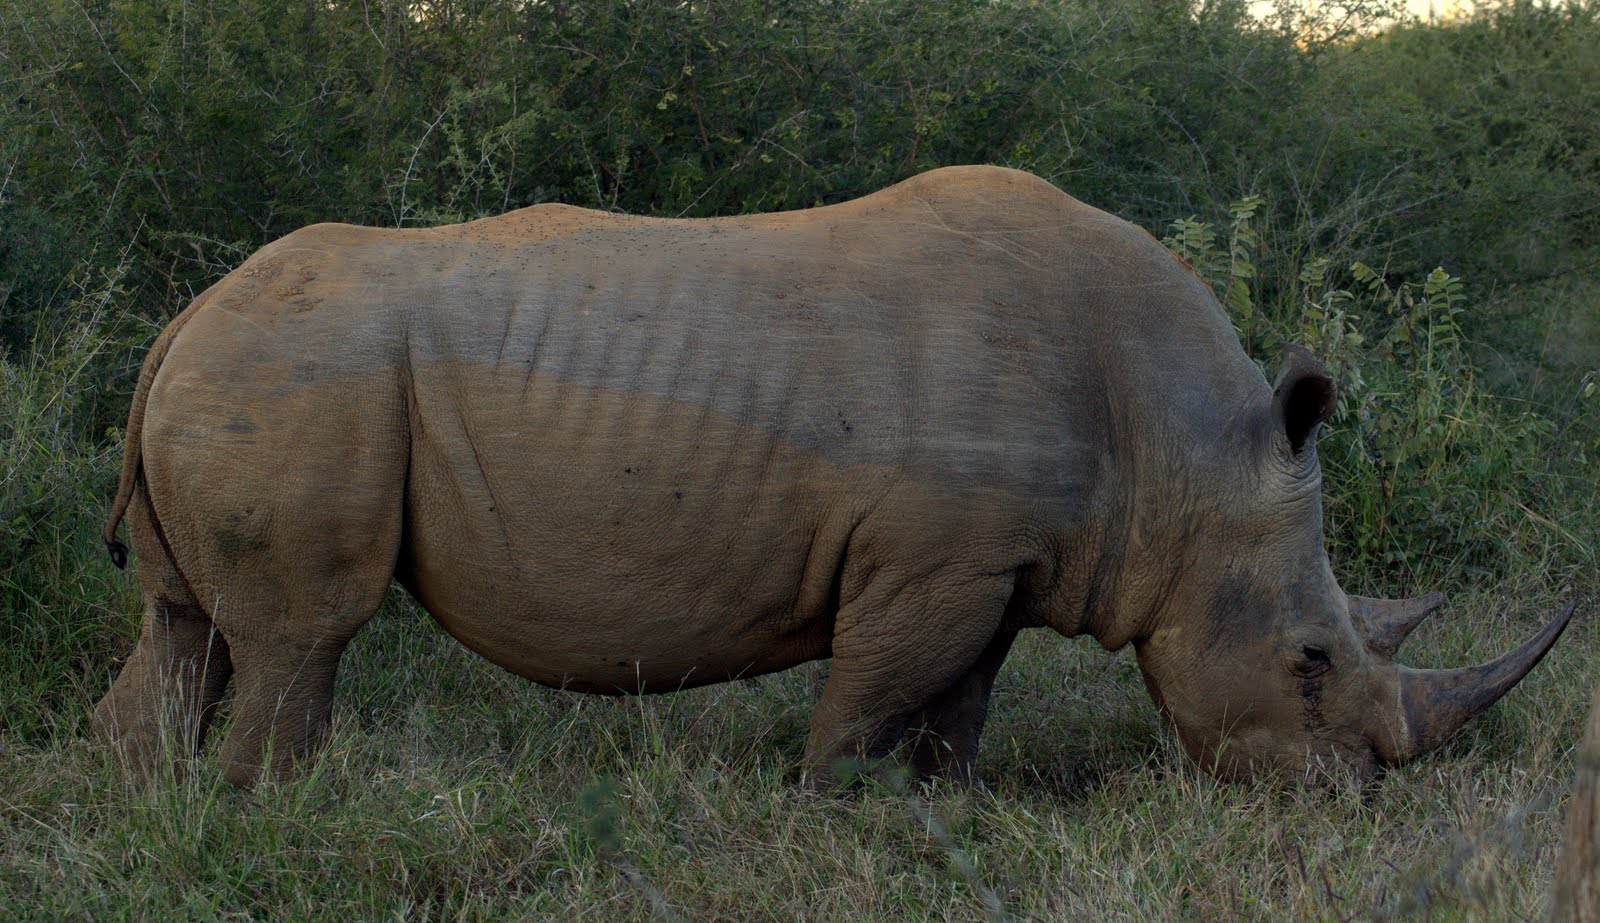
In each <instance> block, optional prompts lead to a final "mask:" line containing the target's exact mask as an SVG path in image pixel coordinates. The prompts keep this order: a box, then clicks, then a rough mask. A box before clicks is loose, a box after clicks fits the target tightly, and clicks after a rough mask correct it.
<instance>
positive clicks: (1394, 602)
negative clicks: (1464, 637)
mask: <svg viewBox="0 0 1600 923" xmlns="http://www.w3.org/2000/svg"><path fill="white" fill-rule="evenodd" d="M1345 599H1346V601H1348V602H1349V604H1350V614H1351V615H1353V616H1355V620H1356V625H1357V627H1358V628H1360V629H1361V633H1362V636H1363V637H1365V638H1366V641H1367V650H1370V651H1372V652H1373V653H1374V654H1377V655H1378V656H1379V657H1384V658H1388V657H1393V656H1394V652H1395V651H1398V650H1399V649H1400V644H1401V643H1402V642H1404V641H1405V639H1406V635H1409V634H1411V630H1412V629H1414V628H1416V627H1417V626H1418V625H1419V624H1421V623H1422V620H1423V619H1424V618H1426V617H1427V615H1428V613H1430V612H1432V611H1433V610H1435V609H1437V608H1439V604H1440V603H1442V602H1444V594H1443V593H1429V594H1428V595H1426V596H1418V597H1417V598H1415V599H1370V598H1368V597H1366V596H1346V597H1345Z"/></svg>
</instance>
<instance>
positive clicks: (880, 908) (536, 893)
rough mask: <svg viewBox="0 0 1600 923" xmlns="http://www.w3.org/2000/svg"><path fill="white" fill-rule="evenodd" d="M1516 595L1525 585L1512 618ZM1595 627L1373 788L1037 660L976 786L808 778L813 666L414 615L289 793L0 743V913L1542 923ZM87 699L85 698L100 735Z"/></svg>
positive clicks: (368, 659)
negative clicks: (147, 772)
mask: <svg viewBox="0 0 1600 923" xmlns="http://www.w3.org/2000/svg"><path fill="white" fill-rule="evenodd" d="M1527 589H1528V588H1527V587H1515V588H1508V590H1511V591H1514V592H1516V593H1518V594H1519V595H1520V594H1525V593H1526V592H1527ZM1534 595H1535V596H1536V597H1537V598H1535V599H1534V600H1533V601H1532V602H1533V603H1535V604H1538V605H1534V606H1530V605H1527V604H1524V603H1520V602H1519V604H1518V605H1517V606H1515V607H1514V608H1513V611H1512V614H1509V615H1508V614H1490V613H1491V610H1492V609H1494V608H1495V604H1496V603H1498V602H1500V600H1498V599H1496V598H1495V597H1494V595H1493V594H1489V595H1485V596H1479V597H1474V598H1469V599H1460V600H1457V601H1456V603H1457V605H1455V606H1454V607H1452V608H1451V610H1450V612H1448V613H1446V614H1442V615H1439V616H1436V617H1435V618H1436V621H1437V624H1434V625H1431V626H1429V627H1426V628H1424V629H1423V630H1422V631H1420V632H1419V634H1418V636H1417V637H1416V638H1415V640H1414V641H1412V642H1411V643H1410V645H1408V652H1409V653H1410V655H1411V659H1412V660H1413V661H1423V662H1430V663H1437V662H1450V663H1457V662H1461V661H1462V660H1465V659H1468V658H1483V657H1486V656H1489V655H1491V654H1493V653H1496V652H1497V651H1499V650H1501V649H1503V648H1505V647H1508V646H1510V645H1511V644H1513V643H1514V642H1515V640H1517V639H1519V638H1520V637H1522V636H1524V635H1525V634H1527V633H1528V632H1530V631H1532V630H1533V629H1534V628H1535V622H1536V621H1537V616H1538V613H1537V612H1536V611H1535V609H1538V610H1544V609H1548V608H1550V606H1551V605H1553V599H1552V598H1551V597H1550V596H1549V595H1547V594H1537V593H1536V594H1534ZM1597 660H1600V623H1597V622H1595V621H1594V620H1593V619H1592V617H1586V616H1583V615H1580V617H1579V620H1578V621H1576V622H1575V623H1574V625H1573V626H1572V628H1571V629H1570V630H1569V633H1568V636H1567V637H1566V638H1565V639H1564V640H1563V642H1562V644H1560V645H1559V646H1558V647H1557V649H1556V651H1555V652H1553V653H1552V654H1551V655H1550V657H1549V658H1548V660H1547V662H1546V663H1545V664H1544V665H1542V666H1541V668H1540V669H1539V670H1538V671H1537V672H1536V673H1535V674H1534V675H1533V676H1531V677H1530V678H1529V679H1528V680H1527V681H1525V682H1524V683H1523V685H1522V686H1521V687H1520V688H1519V689H1518V690H1517V691H1515V692H1514V693H1513V694H1512V695H1511V696H1510V697H1509V698H1508V700H1506V701H1505V702H1503V703H1502V704H1501V705H1499V706H1497V707H1496V708H1495V709H1494V710H1492V711H1491V712H1490V713H1489V714H1488V715H1486V716H1484V717H1482V718H1480V719H1479V720H1477V721H1475V722H1473V723H1472V724H1471V725H1469V727H1468V728H1467V729H1466V730H1465V731H1464V732H1463V733H1461V734H1460V735H1459V736H1458V737H1457V738H1456V739H1455V740H1453V741H1452V742H1451V743H1449V744H1448V745H1447V746H1445V747H1444V748H1443V749H1442V750H1441V751H1439V752H1437V753H1435V754H1433V755H1431V756H1429V757H1427V758H1425V759H1424V760H1422V761H1421V762H1419V763H1417V764H1415V765H1413V766H1411V767H1407V768H1406V769H1404V770H1402V771H1399V772H1395V773H1393V774H1391V775H1390V776H1388V777H1387V778H1386V779H1384V780H1382V781H1381V782H1379V783H1377V784H1374V785H1371V786H1369V787H1368V788H1367V789H1366V790H1356V789H1354V788H1350V787H1344V788H1336V789H1335V790H1333V791H1332V792H1320V791H1308V790H1285V789H1283V788H1281V787H1275V786H1272V785H1268V784H1260V785H1219V784H1217V783H1214V782H1213V781H1211V780H1210V779H1208V778H1207V777H1204V776H1202V775H1200V774H1199V773H1198V772H1197V771H1196V770H1195V769H1194V768H1192V766H1191V765H1190V764H1189V763H1188V761H1187V760H1186V759H1185V758H1184V757H1183V755H1182V753H1181V752H1180V751H1179V750H1178V749H1177V748H1176V747H1175V746H1174V744H1173V743H1172V742H1171V739H1170V736H1169V735H1168V734H1167V732H1166V731H1165V730H1164V729H1163V728H1162V727H1161V725H1160V723H1159V721H1158V719H1157V717H1156V715H1155V712H1154V710H1153V708H1152V707H1151V706H1150V703H1149V701H1148V698H1147V697H1146V695H1145V692H1144V690H1143V688H1142V685H1141V683H1140V681H1139V679H1138V676H1137V672H1136V670H1135V668H1134V664H1133V659H1132V656H1131V653H1129V652H1124V653H1122V654H1119V655H1110V654H1106V653H1104V652H1103V651H1101V650H1100V649H1099V648H1098V647H1095V646H1094V645H1093V644H1092V642H1087V641H1084V640H1080V641H1062V640H1060V639H1058V638H1056V637H1054V636H1052V635H1048V634H1044V633H1035V634H1033V635H1031V636H1025V638H1024V640H1023V641H1022V642H1021V643H1020V644H1019V647H1018V650H1017V651H1016V653H1015V654H1014V655H1013V657H1012V659H1011V661H1009V662H1008V664H1007V668H1006V670H1005V671H1004V672H1003V673H1002V674H1001V678H1000V680H999V683H998V686H997V689H996V707H995V711H994V714H993V719H992V723H991V726H990V729H989V731H988V733H987V735H986V739H985V749H984V753H983V760H982V764H983V769H984V772H985V775H986V778H987V780H988V782H989V784H990V786H991V790H990V791H988V792H970V791H959V790H951V789H947V788H939V789H935V790H933V791H931V792H923V791H921V790H920V789H912V790H906V789H904V788H903V787H897V786H895V785H893V784H892V783H889V784H885V783H878V784H875V785H873V786H871V787H869V788H868V790H866V791H864V792H861V793H860V794H858V795H855V796H853V797H846V798H818V797H813V796H809V795H806V794H804V793H802V792H801V791H800V790H799V789H797V788H796V787H795V786H794V785H793V784H791V782H790V779H789V775H790V772H791V770H792V767H793V765H794V764H795V762H796V760H797V757H798V755H799V747H800V746H801V743H802V741H803V739H804V732H805V722H806V718H807V709H808V706H809V704H810V702H811V700H812V698H813V696H814V694H815V691H816V687H817V685H818V682H819V680H820V678H821V676H822V675H823V669H824V668H823V667H822V666H821V665H814V666H809V667H803V668H800V669H797V670H794V671H791V672H789V673H787V674H782V675H779V676H774V677H767V678H763V679H759V680H754V681H750V682H744V683H738V684H730V685H724V686H718V687H711V688H707V689H702V690H694V691H689V692H684V693H680V694H677V695H671V696H661V697H652V698H644V699H604V698H598V697H588V696H581V695H575V694H563V693H559V692H554V691H550V690H546V689H543V688H540V687H537V686H534V685H531V684H528V683H524V682H522V681H520V680H518V679H516V678H514V677H512V676H509V675H507V674H505V673H503V672H502V671H500V670H499V669H498V668H496V667H494V666H492V665H490V664H488V663H486V662H484V661H482V660H479V659H478V658H476V657H474V656H473V655H472V654H470V653H468V652H467V651H465V650H464V649H462V648H460V647H459V646H458V645H456V644H455V643H454V642H453V641H451V640H450V639H449V638H448V637H446V636H445V635H444V634H443V633H442V632H440V631H439V630H438V629H437V628H436V627H434V626H433V624H432V622H431V621H429V620H428V619H427V617H426V616H425V615H422V614H420V613H418V612H416V611H415V610H414V609H413V608H412V607H411V606H410V605H409V604H407V603H405V602H404V601H403V600H399V599H397V600H396V601H395V602H394V604H393V605H391V606H390V607H388V610H387V611H386V612H385V613H383V614H382V615H381V616H380V617H379V619H378V620H376V621H375V622H374V624H373V625H372V626H371V627H370V628H369V629H368V630H367V631H366V632H365V633H364V634H363V635H362V636H361V637H360V638H359V639H358V640H357V642H356V643H355V645H354V646H353V647H352V649H351V650H350V652H349V654H348V655H347V660H346V662H345V668H344V672H343V676H342V679H341V685H340V690H339V695H338V700H337V705H336V717H335V730H334V733H333V738H332V741H331V743H330V745H329V747H328V748H327V750H326V751H325V753H324V755H323V757H322V758H321V760H320V761H318V763H317V764H316V765H315V766H314V767H313V770H312V771H311V773H310V774H309V775H308V776H306V777H305V778H304V779H301V780H298V781H295V782H292V783H288V784H285V785H281V786H277V787H272V788H267V789H263V790H261V791H258V792H257V793H256V794H255V795H253V796H249V797H246V796H242V795H240V794H238V793H236V792H234V791H233V790H232V789H230V788H228V787H227V786H226V785H224V784H223V783H221V782H220V780H219V778H218V775H217V768H216V765H215V760H214V758H208V759H203V760H201V761H200V762H199V763H198V764H197V765H196V767H195V771H194V772H193V773H192V774H191V776H190V777H189V778H188V779H187V780H185V781H179V780H177V779H173V778H168V779H164V780H158V781H155V782H150V783H136V782H130V781H128V780H126V779H125V778H124V777H123V775H122V774H121V773H120V771H119V769H118V767H117V766H116V765H114V763H113V760H112V757H111V756H110V753H109V751H108V750H107V749H106V748H104V747H101V746H99V745H98V744H96V743H94V742H91V741H88V740H85V739H83V738H81V737H79V736H77V735H76V734H67V733H60V734H56V735H54V737H53V738H52V739H48V740H42V741H35V742H24V741H22V740H20V739H18V738H17V737H16V735H12V736H10V737H0V908H4V913H3V915H4V916H5V917H6V918H7V919H16V920H24V919H63V918H90V919H96V920H100V919H116V918H124V919H171V918H189V919H219V918H225V917H235V918H274V919H328V920H341V921H344V920H351V919H379V918H404V919H413V918H423V919H574V920H576V919H583V920H622V919H651V918H656V919H673V918H679V919H691V920H711V919H725V920H762V919H774V920H779V919H781V920H791V919H800V920H844V919H848V920H901V919H929V920H943V919H950V920H971V919H985V918H988V919H1048V920H1057V919H1140V920H1144V919H1194V918H1201V919H1215V918H1227V919H1270V920H1288V919H1309V920H1321V919H1352V918H1353V919H1369V918H1374V917H1377V918H1385V917H1399V918H1412V917H1416V918H1423V917H1426V918H1429V919H1454V918H1470V919H1485V920H1490V919H1492V920H1513V919H1530V918H1534V917H1537V916H1539V914H1540V913H1541V911H1542V908H1543V906H1544V902H1545V900H1546V897H1545V893H1546V891H1547V889H1548V885H1549V875H1550V867H1551V864H1552V858H1553V854H1554V850H1555V847H1556V841H1557V838H1558V837H1559V830H1560V817H1559V809H1560V807H1561V804H1562V803H1563V800H1564V798H1565V793H1566V790H1567V785H1568V777H1569V775H1570V772H1571V753H1572V748H1573V745H1574V743H1575V741H1576V738H1577V735H1578V733H1579V730H1580V729H1581V727H1582V725H1583V722H1584V719H1585V716H1586V705H1587V701H1588V692H1589V687H1590V685H1591V683H1592V677H1594V676H1596V675H1600V668H1597V667H1600V664H1597ZM96 691H98V686H97V685H95V684H87V688H86V689H85V692H84V693H83V694H81V696H80V698H81V701H80V702H79V703H78V704H79V705H80V706H81V707H82V709H84V710H85V711H86V710H87V709H88V707H89V706H90V705H91V704H92V700H91V698H90V696H91V695H92V694H93V693H94V692H96Z"/></svg>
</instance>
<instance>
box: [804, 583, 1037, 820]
mask: <svg viewBox="0 0 1600 923" xmlns="http://www.w3.org/2000/svg"><path fill="white" fill-rule="evenodd" d="M888 570H889V569H888V568H884V569H880V570H879V571H878V572H877V573H876V574H874V576H873V578H872V583H871V584H869V585H868V586H867V587H866V589H865V590H864V591H863V592H862V593H861V594H860V596H858V597H857V598H856V599H855V600H853V601H852V602H850V603H849V604H847V605H846V606H844V607H843V608H842V609H841V610H840V612H839V617H838V621H837V623H836V625H835V628H834V639H833V665H832V668H831V670H830V672H829V675H828V681H827V683H826V685H824V686H823V690H822V697H821V699H820V700H819V701H818V702H817V706H816V709H815V710H814V711H813V712H812V715H811V735H810V738H809V739H808V740H807V742H806V756H805V764H804V778H805V780H806V783H807V784H808V785H810V786H811V787H812V788H815V789H827V788H831V787H833V786H834V785H835V784H836V783H837V781H838V778H837V777H838V772H837V768H836V767H837V766H838V764H839V762H840V761H841V760H849V759H860V760H873V759H880V758H882V757H885V756H887V755H888V754H889V752H890V751H891V750H893V749H894V747H895V745H896V744H897V743H899V741H900V739H901V737H902V736H904V733H905V729H906V726H907V723H908V722H909V720H910V719H911V717H912V716H914V715H916V714H917V713H918V712H919V711H921V710H922V709H924V708H926V707H928V706H929V705H930V704H932V703H933V702H934V700H935V699H936V698H938V697H939V695H940V693H941V692H943V691H945V690H947V689H949V688H950V687H951V686H952V684H955V683H957V682H958V681H960V680H962V679H963V678H964V677H966V676H967V675H968V674H969V673H970V672H971V671H972V670H973V669H974V667H975V665H976V664H977V663H978V661H979V660H980V659H982V658H983V655H984V654H985V652H986V651H988V650H989V649H990V648H991V646H992V642H993V641H994V639H995V636H996V633H997V632H998V631H999V628H1000V624H1001V619H1002V616H1003V614H1004V611H1005V606H1006V601H1007V600H1008V599H1009V598H1010V595H1011V591H1012V588H1013V587H1014V585H1015V581H1016V577H1015V574H1014V573H1013V572H1011V571H1006V572H1004V573H999V574H996V573H981V574H974V573H970V572H965V569H962V568H948V567H947V568H944V569H941V570H939V571H936V572H934V573H932V574H922V575H917V576H914V577H911V578H909V579H906V578H899V579H897V578H896V576H895V575H894V574H892V573H886V571H888ZM1008 644H1009V642H1008ZM1001 656H1003V652H1002V654H1001ZM974 736H976V735H974Z"/></svg>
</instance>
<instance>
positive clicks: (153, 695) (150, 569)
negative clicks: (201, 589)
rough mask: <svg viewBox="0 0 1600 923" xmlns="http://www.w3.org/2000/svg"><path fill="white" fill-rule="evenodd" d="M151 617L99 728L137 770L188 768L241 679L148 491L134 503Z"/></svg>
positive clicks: (97, 721) (101, 709)
mask: <svg viewBox="0 0 1600 923" xmlns="http://www.w3.org/2000/svg"><path fill="white" fill-rule="evenodd" d="M128 516H129V532H130V535H131V537H132V539H133V546H134V553H135V555H137V558H138V562H139V569H138V574H139V582H140V586H141V588H142V590H143V591H144V597H145V615H144V623H143V627H142V629H141V631H140V635H139V640H138V642H137V644H136V645H135V647H134V649H133V653H132V655H131V656H129V658H128V660H127V662H126V663H125V664H124V665H123V667H122V670H121V672H120V673H118V674H117V678H116V681H115V682H113V683H112V685H111V690H110V691H109V692H107V693H106V695H105V696H104V697H103V698H102V699H101V700H100V702H99V704H98V705H96V706H95V710H94V718H93V726H94V730H95V731H96V732H97V733H98V734H100V736H102V737H105V738H107V739H109V740H110V741H112V743H113V744H114V745H115V747H116V749H117V751H118V753H119V754H120V756H121V757H122V759H123V762H124V763H125V764H126V765H127V766H128V767H129V768H130V769H131V770H133V771H134V772H136V773H138V774H142V775H150V774H153V773H155V772H157V771H158V770H159V769H161V768H162V767H163V766H166V767H173V768H179V769H181V766H182V762H183V761H184V760H186V759H188V758H191V757H193V756H194V755H195V754H196V753H198V752H199V750H200V748H201V746H202V745H203V744H204V742H205V735H206V729H207V727H208V726H209V725H210V724H211V719H212V717H213V716H214V714H215V712H216V708H217V703H218V702H219V701H221V699H222V693H223V691H224V689H226V687H227V684H228V678H229V676H230V675H231V674H232V673H233V664H232V661H231V658H230V656H229V650H228V643H227V641H226V640H225V639H224V638H223V637H222V634H221V633H220V632H219V631H218V630H217V628H216V626H215V625H214V624H213V623H212V621H211V617H210V615H208V614H207V613H206V611H205V609H204V607H202V606H201V605H200V603H199V601H198V600H197V599H195V597H194V594H193V593H192V592H191V591H190V589H189V586H188V584H187V583H186V582H185V580H184V578H183V575H182V574H181V573H179V571H178V568H177V565H176V563H175V562H174V561H173V560H172V556H171V553H170V552H169V550H168V548H167V546H166V543H165V541H164V540H163V539H162V537H161V534H160V532H159V531H158V530H157V528H156V526H155V522H154V517H153V516H152V514H151V511H150V505H149V499H148V497H147V496H146V495H145V493H144V491H143V490H140V491H138V492H136V493H135V494H134V497H133V500H132V502H131V503H130V504H129V509H128Z"/></svg>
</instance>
